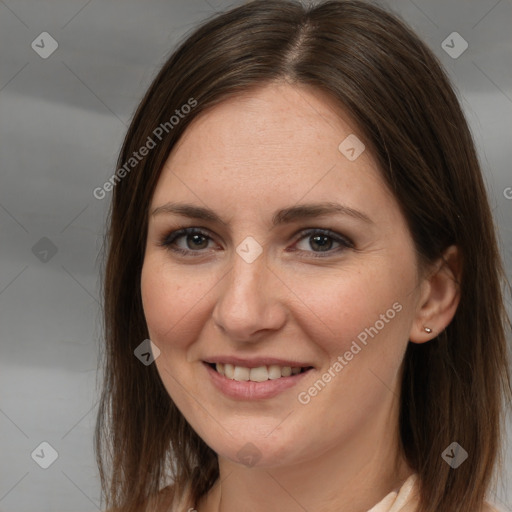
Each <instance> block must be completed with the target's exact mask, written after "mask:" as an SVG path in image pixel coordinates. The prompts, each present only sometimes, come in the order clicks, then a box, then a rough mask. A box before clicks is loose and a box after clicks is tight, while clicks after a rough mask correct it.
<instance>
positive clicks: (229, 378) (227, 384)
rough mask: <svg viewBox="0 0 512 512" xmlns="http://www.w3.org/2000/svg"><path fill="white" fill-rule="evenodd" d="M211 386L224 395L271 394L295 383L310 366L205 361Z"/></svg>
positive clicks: (252, 397) (251, 396) (264, 396)
mask: <svg viewBox="0 0 512 512" xmlns="http://www.w3.org/2000/svg"><path fill="white" fill-rule="evenodd" d="M203 366H204V368H205V369H206V371H207V372H208V375H209V377H210V380H211V382H212V384H213V386H214V387H215V388H216V389H217V390H219V391H221V392H222V393H223V394H224V395H226V396H228V397H230V398H236V399H238V400H255V399H267V398H272V397H274V396H276V395H278V394H279V393H281V392H282V391H284V390H286V389H288V388H291V387H293V386H295V385H296V384H298V383H299V382H300V381H301V380H302V379H303V378H304V377H305V376H306V375H308V374H309V373H310V372H311V371H313V370H314V368H313V367H311V366H309V367H298V366H294V367H291V366H278V365H269V366H265V365H262V366H258V367H254V368H248V367H244V366H236V365H233V364H230V363H207V362H203Z"/></svg>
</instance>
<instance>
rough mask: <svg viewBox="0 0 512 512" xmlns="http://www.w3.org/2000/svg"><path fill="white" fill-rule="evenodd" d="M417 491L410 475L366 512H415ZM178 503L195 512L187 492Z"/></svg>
mask: <svg viewBox="0 0 512 512" xmlns="http://www.w3.org/2000/svg"><path fill="white" fill-rule="evenodd" d="M417 491H418V489H417V474H416V473H415V474H412V475H411V476H410V477H409V478H407V480H406V481H405V482H404V483H403V484H402V486H401V487H400V488H399V489H396V490H394V491H391V492H390V493H389V494H388V495H387V496H385V497H384V499H382V500H381V501H379V503H377V504H376V505H375V506H374V507H372V508H371V509H370V510H368V512H415V510H416V509H417V506H418V502H419V497H418V492H417ZM177 501H179V503H176V502H173V506H172V507H171V509H170V512H187V511H189V512H195V510H196V509H195V508H194V504H193V502H192V499H191V496H190V493H189V492H185V493H184V495H183V496H182V497H181V499H180V500H177ZM482 512H500V510H499V509H498V508H496V507H495V506H494V505H493V506H491V505H490V504H489V503H486V504H485V507H484V510H483V511H482Z"/></svg>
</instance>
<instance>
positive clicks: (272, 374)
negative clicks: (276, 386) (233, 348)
mask: <svg viewBox="0 0 512 512" xmlns="http://www.w3.org/2000/svg"><path fill="white" fill-rule="evenodd" d="M215 368H216V370H217V372H219V373H220V374H221V375H224V376H225V377H227V378H228V379H231V380H237V381H239V382H243V381H248V380H250V381H252V382H264V381H266V380H269V379H270V380H274V379H279V378H281V377H289V376H290V375H297V374H299V373H300V371H301V368H300V367H291V366H278V365H275V364H272V365H270V366H258V368H246V367H245V366H234V365H232V364H229V363H225V364H223V363H216V365H215Z"/></svg>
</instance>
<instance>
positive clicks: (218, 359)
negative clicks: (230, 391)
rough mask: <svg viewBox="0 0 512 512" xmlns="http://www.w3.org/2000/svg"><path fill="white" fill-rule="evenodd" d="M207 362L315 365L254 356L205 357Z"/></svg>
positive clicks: (297, 366) (241, 364)
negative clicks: (248, 357)
mask: <svg viewBox="0 0 512 512" xmlns="http://www.w3.org/2000/svg"><path fill="white" fill-rule="evenodd" d="M204 361H205V362H206V363H210V364H211V363H214V364H215V363H223V364H226V363H228V364H232V365H233V366H243V367H245V368H258V367H259V366H270V365H277V366H291V367H292V368H293V367H296V368H309V367H312V366H313V365H311V364H308V363H301V362H299V361H291V360H289V359H279V358H276V357H254V358H250V359H244V358H241V357H236V356H214V357H209V358H208V359H204Z"/></svg>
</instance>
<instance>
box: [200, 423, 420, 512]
mask: <svg viewBox="0 0 512 512" xmlns="http://www.w3.org/2000/svg"><path fill="white" fill-rule="evenodd" d="M393 416H394V417H395V418H396V415H392V416H391V417H390V416H388V415H385V417H382V418H381V419H380V420H379V419H375V420H376V421H372V422H368V425H365V427H364V428H362V429H359V430H358V431H357V432H355V433H353V435H351V436H350V439H348V440H345V441H344V442H343V443H339V445H338V446H337V447H332V449H329V450H327V451H325V452H324V453H318V454H315V457H313V458H307V460H302V461H298V462H296V463H295V464H293V465H286V466H272V467H266V468H263V467H256V466H255V467H252V468H247V467H245V466H241V465H240V464H235V463H234V462H232V461H230V460H227V459H224V458H222V457H221V458H219V469H220V478H219V479H218V480H217V482H216V483H215V485H214V486H213V487H212V489H211V490H210V492H209V493H207V495H206V496H205V497H203V499H202V500H201V502H200V503H199V504H198V507H197V509H198V511H199V512H229V511H233V510H251V511H253V512H263V511H265V512H273V511H276V512H277V511H282V510H297V511H300V510H316V511H321V512H340V511H343V512H362V511H364V512H366V511H368V510H369V509H371V508H372V507H373V506H374V505H375V504H376V503H378V502H379V501H381V500H382V499H383V498H384V497H385V496H386V495H387V494H388V493H390V492H391V491H393V490H396V489H397V488H398V487H400V485H401V484H402V483H403V482H404V481H405V480H406V479H407V477H408V476H409V475H410V474H412V472H413V471H412V470H411V468H410V467H408V465H407V463H406V462H405V460H404V458H403V457H402V456H401V455H400V452H399V442H398V436H397V434H396V433H397V432H398V425H395V424H393V422H392V421H390V420H391V418H392V417H393ZM392 425H393V427H392Z"/></svg>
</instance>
